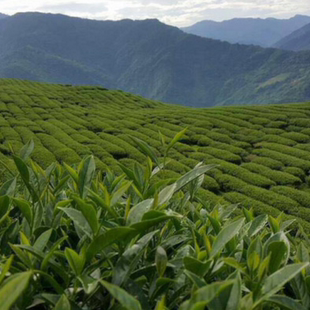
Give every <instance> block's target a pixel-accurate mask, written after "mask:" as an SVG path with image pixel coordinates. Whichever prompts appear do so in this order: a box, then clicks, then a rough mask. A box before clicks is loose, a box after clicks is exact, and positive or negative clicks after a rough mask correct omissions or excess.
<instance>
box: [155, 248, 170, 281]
mask: <svg viewBox="0 0 310 310" xmlns="http://www.w3.org/2000/svg"><path fill="white" fill-rule="evenodd" d="M167 263H168V257H167V253H166V251H165V249H164V248H162V247H161V246H158V247H157V250H156V254H155V264H156V269H157V272H158V274H159V276H160V277H162V276H163V275H164V273H165V270H166V267H167Z"/></svg>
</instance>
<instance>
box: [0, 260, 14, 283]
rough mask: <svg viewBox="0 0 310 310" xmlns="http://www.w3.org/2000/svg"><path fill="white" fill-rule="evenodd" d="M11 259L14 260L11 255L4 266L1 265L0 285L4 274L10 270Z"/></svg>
mask: <svg viewBox="0 0 310 310" xmlns="http://www.w3.org/2000/svg"><path fill="white" fill-rule="evenodd" d="M13 258H14V256H13V255H11V256H10V258H9V259H8V260H7V261H6V262H5V263H4V264H2V265H1V273H0V284H1V283H2V281H3V280H4V278H5V277H6V274H7V273H8V271H9V270H10V268H11V265H12V262H13Z"/></svg>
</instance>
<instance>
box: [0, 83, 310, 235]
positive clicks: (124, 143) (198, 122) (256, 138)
mask: <svg viewBox="0 0 310 310" xmlns="http://www.w3.org/2000/svg"><path fill="white" fill-rule="evenodd" d="M0 113H1V114H0V141H1V144H0V148H1V150H0V151H1V153H0V159H1V160H2V161H3V162H5V163H6V164H7V165H8V166H9V167H11V166H12V165H11V164H12V163H11V160H10V159H9V156H10V149H9V147H8V142H9V143H10V144H11V146H12V147H13V149H14V150H18V149H20V148H21V146H22V145H23V143H26V142H27V141H28V140H29V139H31V138H33V139H34V141H35V144H36V150H35V152H34V155H33V159H34V160H35V161H37V162H38V163H40V164H41V165H43V166H45V167H46V166H48V165H49V164H50V163H52V162H53V161H55V160H56V159H57V160H59V161H65V162H67V163H70V164H72V163H75V162H78V161H79V160H80V159H81V158H82V157H83V156H84V155H86V154H90V153H93V154H94V155H95V157H96V161H97V166H98V167H100V168H103V169H105V168H106V167H107V166H108V167H109V168H111V169H113V170H115V171H117V172H120V169H119V167H118V165H117V163H118V162H122V163H123V164H125V165H133V164H134V162H135V161H136V160H137V161H139V162H143V161H144V156H143V155H142V153H140V152H139V151H138V150H137V149H136V148H135V145H134V143H133V142H132V141H131V139H130V138H129V135H132V136H136V137H138V138H141V139H143V140H145V141H146V142H148V143H149V144H150V145H151V146H152V147H154V148H155V149H156V150H157V151H158V152H160V149H161V143H160V142H159V138H158V130H160V131H161V132H162V133H163V134H164V135H165V136H166V137H167V141H169V139H170V138H171V137H173V136H174V135H175V134H176V133H177V132H178V131H180V130H182V129H183V128H184V127H188V132H187V135H186V136H185V137H184V139H183V140H182V141H181V143H178V144H177V145H176V147H175V149H174V150H173V151H172V152H171V154H170V157H171V158H172V160H171V161H170V163H169V164H168V169H167V170H166V171H165V172H163V173H162V174H165V177H171V178H174V177H177V176H178V175H179V174H182V173H184V172H186V171H188V170H189V169H190V168H192V167H194V166H195V165H196V164H197V163H198V162H199V161H205V162H206V163H216V164H219V168H218V169H215V170H213V171H211V172H210V174H209V176H207V177H206V179H205V182H204V188H205V190H204V191H203V192H202V194H203V197H205V199H208V200H209V201H210V202H211V203H212V204H215V203H217V202H223V203H224V202H227V201H229V202H233V203H238V202H242V204H243V205H244V206H246V207H250V206H253V207H254V208H255V209H256V210H257V211H258V212H262V211H264V212H268V213H269V214H273V215H277V214H278V213H279V211H278V210H281V211H284V213H286V214H288V215H293V216H297V217H299V218H301V219H302V220H301V222H302V223H303V224H304V227H305V228H306V230H307V231H308V232H310V228H309V227H308V225H309V224H308V223H307V221H310V212H309V210H308V208H309V207H310V190H309V185H308V184H309V181H310V179H309V176H308V175H309V171H310V146H309V144H308V143H309V141H310V120H309V118H310V103H308V104H307V103H305V104H288V105H281V106H280V105H270V106H263V107H258V106H246V107H222V108H211V109H193V108H186V107H180V106H174V105H165V104H162V103H159V102H155V101H151V100H147V99H144V98H142V97H139V96H135V95H132V94H129V93H125V92H122V91H112V90H106V89H103V88H99V87H91V86H88V87H87V86H85V87H82V86H77V87H72V86H65V85H48V84H39V83H34V82H27V81H21V80H10V79H2V80H0Z"/></svg>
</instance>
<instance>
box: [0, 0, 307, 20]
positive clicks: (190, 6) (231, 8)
mask: <svg viewBox="0 0 310 310" xmlns="http://www.w3.org/2000/svg"><path fill="white" fill-rule="evenodd" d="M26 11H40V12H50V13H63V14H67V15H71V16H79V17H86V18H92V19H103V20H105V19H114V20H118V19H123V18H131V19H145V18H158V19H159V20H161V21H163V22H165V23H167V24H170V25H175V26H188V25H191V24H194V23H195V22H198V21H201V20H204V19H211V20H217V21H221V20H225V19H230V18H234V17H262V18H265V17H271V16H273V17H277V18H289V17H291V16H294V15H295V14H305V15H310V0H101V1H100V0H81V1H78V0H77V1H74V0H68V1H67V0H0V12H2V13H6V14H14V13H16V12H26Z"/></svg>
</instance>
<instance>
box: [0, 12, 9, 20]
mask: <svg viewBox="0 0 310 310" xmlns="http://www.w3.org/2000/svg"><path fill="white" fill-rule="evenodd" d="M6 17H8V15H5V14H2V13H0V19H2V18H6Z"/></svg>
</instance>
